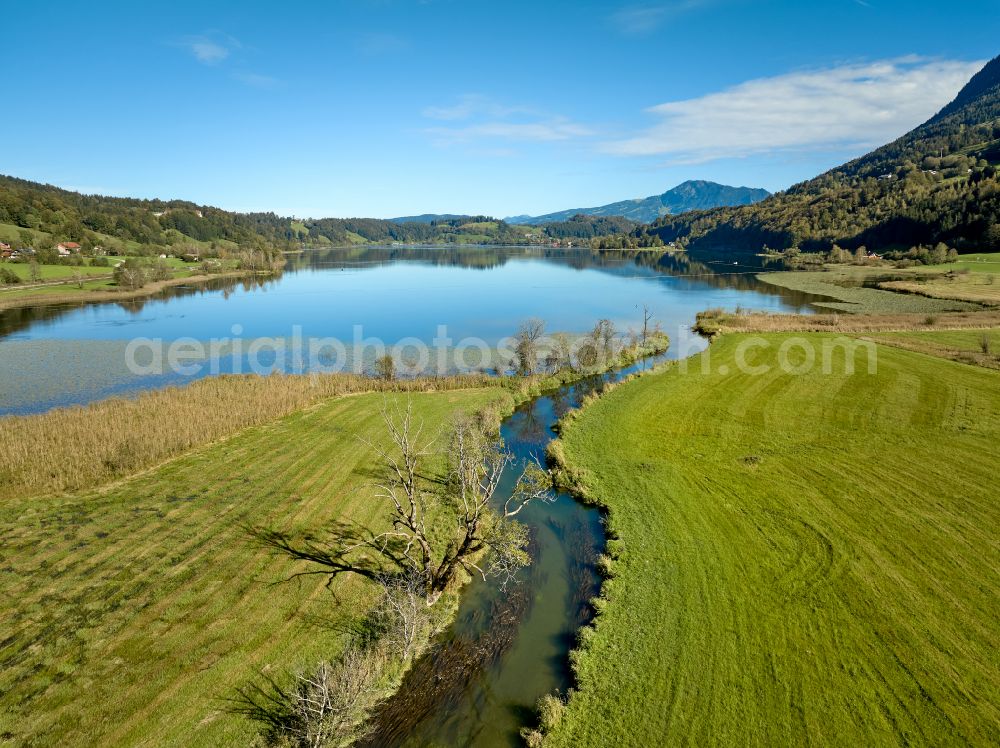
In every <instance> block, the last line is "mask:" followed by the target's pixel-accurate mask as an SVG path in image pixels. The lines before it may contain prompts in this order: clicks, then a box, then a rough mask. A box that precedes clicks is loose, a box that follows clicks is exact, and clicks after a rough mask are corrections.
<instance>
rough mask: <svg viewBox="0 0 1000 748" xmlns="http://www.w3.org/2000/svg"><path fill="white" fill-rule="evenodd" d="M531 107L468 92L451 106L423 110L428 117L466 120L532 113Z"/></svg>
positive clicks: (431, 107)
mask: <svg viewBox="0 0 1000 748" xmlns="http://www.w3.org/2000/svg"><path fill="white" fill-rule="evenodd" d="M533 113H534V110H532V109H531V108H529V107H521V106H507V105H504V104H501V103H499V102H497V101H494V100H493V99H491V98H490V97H488V96H483V95H481V94H466V95H464V96H461V97H459V99H458V101H457V102H456V103H454V104H451V105H449V106H429V107H425V108H424V110H423V111H422V112H421V114H423V116H425V117H427V118H428V119H439V120H465V119H471V118H472V117H487V118H492V119H502V118H505V117H511V116H516V115H523V114H527V115H531V114H533Z"/></svg>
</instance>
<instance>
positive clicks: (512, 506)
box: [251, 404, 553, 606]
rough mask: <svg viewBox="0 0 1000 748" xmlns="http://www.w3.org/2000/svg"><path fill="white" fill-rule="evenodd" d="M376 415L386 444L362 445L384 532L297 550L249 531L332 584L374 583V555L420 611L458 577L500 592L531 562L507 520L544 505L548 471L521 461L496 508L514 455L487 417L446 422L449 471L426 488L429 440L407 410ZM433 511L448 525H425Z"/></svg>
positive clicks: (519, 528) (517, 528) (520, 529)
mask: <svg viewBox="0 0 1000 748" xmlns="http://www.w3.org/2000/svg"><path fill="white" fill-rule="evenodd" d="M382 415H383V419H384V420H385V424H386V429H387V430H388V433H389V437H390V439H389V441H390V444H391V446H383V445H382V444H379V443H375V442H367V441H366V443H367V444H368V445H369V446H370V447H371V449H372V450H374V451H375V453H376V454H377V455H378V456H379V458H380V460H381V462H382V467H383V478H382V480H381V481H380V482H379V483H378V484H377V495H378V496H379V497H381V498H383V499H385V500H386V502H387V504H388V505H389V506H390V507H391V508H390V516H389V524H390V526H391V529H389V530H386V531H384V532H381V533H377V534H374V535H368V536H361V537H359V536H358V535H357V534H355V535H354V536H353V537H351V539H350V540H349V541H348V542H344V537H341V538H340V539H339V542H338V543H337V545H336V546H335V547H334V548H332V549H327V548H323V547H321V546H320V545H319V544H317V543H315V542H312V541H306V542H304V543H296V542H294V541H292V540H291V539H289V537H288V536H287V535H284V534H281V533H278V532H275V531H272V530H251V533H252V534H253V535H254V536H255V537H256V538H257V539H258V540H260V541H261V542H263V543H264V544H265V545H266V546H269V547H271V548H273V549H275V550H278V551H280V552H283V553H285V554H287V555H290V556H292V557H293V558H296V559H299V560H304V561H309V562H311V563H312V564H313V567H314V568H312V569H310V570H308V571H305V572H301V574H325V575H329V576H330V577H331V578H333V577H335V576H337V575H338V574H341V573H345V572H353V573H357V574H362V575H364V576H367V577H369V578H371V579H375V580H376V581H378V579H379V576H380V573H381V572H380V571H379V570H378V569H377V568H375V567H376V564H375V563H373V562H372V561H371V559H370V558H369V555H368V554H369V553H371V552H374V553H375V555H376V556H377V558H378V559H381V561H382V562H383V565H384V566H386V567H387V568H388V569H389V573H393V572H396V573H400V574H402V575H403V576H405V577H409V576H412V577H413V578H414V579H416V580H418V583H419V587H420V589H421V594H422V596H423V598H424V600H425V604H426V605H427V606H431V605H433V604H434V603H435V602H437V600H438V599H439V598H440V596H441V594H442V593H443V592H444V591H445V590H446V589H448V587H449V586H450V585H451V584H452V582H453V581H454V580H455V579H456V577H457V576H458V575H459V574H460V573H461V572H462V571H466V572H468V573H470V574H474V575H478V576H480V577H482V578H483V579H484V580H486V579H489V578H491V577H492V578H497V579H499V581H500V584H501V585H506V584H507V583H508V582H509V581H510V580H511V579H512V578H513V576H514V574H515V573H516V572H517V570H518V569H519V568H521V567H523V566H526V565H527V564H528V563H529V562H530V559H529V557H528V554H527V551H526V550H525V548H526V546H527V543H528V534H527V530H526V529H525V528H524V526H523V525H521V524H520V523H519V522H517V521H515V520H514V519H513V518H514V517H515V516H516V515H518V514H519V513H520V512H521V511H522V510H523V509H524V508H525V507H526V506H527V505H528V504H530V503H531V502H533V501H551V500H552V498H553V497H552V494H551V492H550V490H549V489H550V487H551V479H550V477H549V475H548V473H547V472H546V471H545V470H544V469H543V468H542V467H541V465H539V464H538V462H537V461H533V462H529V463H528V465H527V466H526V467H525V469H524V470H523V472H522V473H521V475H520V476H519V477H518V479H517V482H516V484H515V486H514V488H513V489H512V491H511V493H510V495H509V496H508V497H507V498H506V499H505V500H504V502H503V504H501V505H495V501H497V504H499V502H498V497H497V496H496V493H497V490H498V488H499V486H500V478H501V476H502V474H503V472H504V470H505V469H506V468H507V467H508V466H509V465H510V464H511V463H512V462H513V460H514V456H513V455H512V454H511V453H510V452H509V451H507V449H506V447H505V445H504V443H503V439H502V438H501V437H500V434H499V429H498V427H497V423H496V422H495V421H496V419H495V417H494V416H491V415H480V416H477V417H469V416H458V417H456V418H455V420H454V422H453V425H452V428H451V434H450V437H449V439H448V457H449V460H448V472H447V475H446V476H445V477H444V480H435V479H433V478H432V477H430V475H429V473H428V472H427V471H426V467H427V465H426V464H425V463H426V462H427V461H428V458H430V457H431V456H432V455H433V454H434V450H433V447H434V444H435V442H436V441H437V439H435V438H433V437H427V436H425V435H424V433H423V426H422V424H416V423H414V419H413V412H412V407H411V405H409V404H408V405H407V407H406V410H405V411H400V410H399V409H398V408H395V409H394V412H390V410H389V408H388V407H387V406H383V413H382ZM442 509H443V510H445V511H447V512H448V513H451V514H453V515H454V517H455V521H454V522H452V523H448V524H445V523H442V522H440V521H439V522H438V523H437V524H436V525H435V526H431V524H432V523H431V519H432V515H435V516H438V515H439V514H440V512H439V510H442ZM295 576H299V575H295Z"/></svg>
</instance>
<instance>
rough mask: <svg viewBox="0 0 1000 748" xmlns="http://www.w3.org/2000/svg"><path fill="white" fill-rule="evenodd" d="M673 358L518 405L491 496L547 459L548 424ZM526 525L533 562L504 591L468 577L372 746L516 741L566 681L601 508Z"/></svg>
mask: <svg viewBox="0 0 1000 748" xmlns="http://www.w3.org/2000/svg"><path fill="white" fill-rule="evenodd" d="M669 357H671V354H670V353H669V352H668V353H667V354H664V355H662V356H657V357H652V358H648V359H646V360H644V361H641V362H638V363H636V364H634V365H633V366H630V367H627V368H625V369H620V370H617V371H614V372H609V373H608V374H605V375H602V376H599V377H592V378H590V379H586V380H583V381H581V382H578V383H576V384H573V385H567V386H565V387H561V388H559V389H557V390H554V391H551V392H547V393H544V394H542V395H541V396H539V397H537V398H535V399H534V400H531V401H530V402H527V403H525V404H523V405H522V406H521V407H519V408H518V409H517V410H516V411H515V412H514V414H513V415H511V416H510V417H509V418H508V419H507V420H506V421H505V422H504V424H503V426H502V433H503V437H504V440H505V441H506V443H507V446H508V448H509V449H510V450H511V451H512V452H513V453H514V454H515V455H516V457H517V460H516V462H515V463H514V465H513V466H512V469H511V470H510V471H508V475H507V476H506V478H507V480H506V481H505V483H504V485H503V486H502V487H501V489H500V491H498V495H499V499H500V502H501V503H502V502H503V499H504V498H506V496H509V495H510V490H511V488H512V487H513V482H514V477H515V476H516V474H517V473H518V472H519V471H520V469H521V468H523V466H524V463H525V461H526V460H529V459H531V458H532V457H534V456H538V457H540V458H544V453H545V447H546V445H547V444H548V443H549V441H550V440H551V439H553V438H555V433H554V432H553V430H552V427H553V426H554V425H555V423H556V421H558V420H559V418H561V417H562V416H563V415H564V414H565V413H566V411H567V410H569V409H570V408H574V407H577V406H578V405H579V404H580V401H581V400H582V398H583V397H584V396H585V395H586V394H587V393H588V392H591V391H593V390H595V389H598V388H600V387H602V386H603V385H604V383H605V382H608V381H615V380H618V379H620V378H621V377H623V376H626V375H628V374H630V373H632V372H634V371H638V370H641V369H643V368H646V367H650V366H654V365H655V364H656V363H658V362H660V361H663V360H665V359H666V358H669ZM522 514H523V517H521V518H520V519H522V521H523V522H524V523H525V524H527V525H528V527H529V528H530V530H531V534H532V547H531V552H532V565H531V566H530V567H529V568H528V569H526V570H523V571H522V572H521V579H520V581H519V582H518V583H517V584H515V585H512V586H509V587H508V588H507V589H506V590H503V589H499V588H498V587H497V586H495V585H494V584H490V583H484V582H483V581H482V580H481V579H478V580H474V581H473V582H471V583H470V584H469V586H468V587H466V589H465V590H464V591H463V597H462V602H461V606H460V609H459V611H458V616H457V618H456V620H455V622H454V624H453V625H452V626H451V627H450V628H449V629H448V630H447V631H445V632H444V633H443V634H442V635H441V636H440V637H439V638H438V640H437V641H436V643H435V644H434V645H433V646H432V648H431V649H430V650H429V651H428V653H427V654H425V655H424V656H423V657H422V658H421V659H420V660H418V661H417V662H416V663H415V665H414V667H413V668H412V669H411V670H410V671H409V673H408V674H407V676H406V678H405V680H404V683H403V686H402V688H401V689H400V690H399V692H398V693H397V694H396V695H395V696H394V697H393V698H391V699H390V700H389V701H387V702H386V703H385V704H383V705H382V707H381V708H380V709H379V711H378V712H377V713H376V715H375V719H374V720H373V722H374V732H373V733H372V735H370V736H369V737H368V738H367V740H366V742H365V743H364V745H368V746H373V747H374V746H487V747H490V746H497V747H500V746H503V747H507V746H520V745H523V741H522V740H521V738H520V736H519V732H520V729H521V727H523V726H525V725H534V719H535V714H534V706H535V703H536V702H537V701H538V699H539V697H541V696H542V695H544V694H546V693H553V692H555V691H560V692H562V693H565V692H566V689H567V688H568V687H570V686H571V685H572V682H571V674H570V671H569V659H568V658H569V651H570V649H572V648H573V645H574V642H575V637H576V632H577V630H578V629H579V628H580V626H582V625H583V624H585V623H586V622H587V621H588V620H589V619H590V616H591V610H590V606H589V604H588V601H589V600H590V599H591V598H593V597H594V596H595V595H596V594H597V593H598V592H599V589H600V578H599V576H598V574H597V571H596V567H595V562H596V560H597V556H598V554H600V553H601V551H602V550H603V547H604V528H603V525H602V522H601V515H600V512H599V511H598V510H597V509H594V508H592V507H587V506H584V505H583V504H580V503H579V502H577V501H575V500H574V499H573V498H571V497H570V496H567V495H565V494H561V493H560V494H556V495H555V500H554V502H553V503H551V504H534V505H529V506H528V508H526V509H525V510H524V512H523V513H522Z"/></svg>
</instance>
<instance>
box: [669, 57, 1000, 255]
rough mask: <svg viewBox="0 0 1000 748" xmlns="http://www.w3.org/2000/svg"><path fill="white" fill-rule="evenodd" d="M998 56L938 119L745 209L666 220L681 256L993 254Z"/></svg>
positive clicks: (997, 231)
mask: <svg viewBox="0 0 1000 748" xmlns="http://www.w3.org/2000/svg"><path fill="white" fill-rule="evenodd" d="M998 171H1000V57H996V58H994V59H993V60H991V61H990V62H988V63H987V64H986V65H985V66H984V67H983V68H982V69H981V70H980V71H979V72H978V73H976V74H975V75H974V76H973V77H972V78H971V79H970V80H969V82H968V83H967V84H966V85H965V86H963V88H962V89H961V90H960V91H959V92H958V94H956V96H955V98H954V99H953V100H952V101H951V102H950V103H949V104H947V105H946V106H945V107H943V108H942V109H941V110H940V111H939V112H938V113H937V114H935V115H934V116H933V117H931V118H930V119H928V120H927V121H926V122H924V123H923V124H921V125H919V126H917V127H915V128H914V129H913V130H911V131H910V132H908V133H906V134H904V135H902V136H901V137H899V138H897V139H896V140H894V141H892V142H891V143H887V144H886V145H883V146H881V147H879V148H876V149H875V150H873V151H871V152H870V153H867V154H865V155H863V156H861V157H859V158H856V159H853V160H852V161H849V162H847V163H845V164H842V165H841V166H838V167H836V168H833V169H830V170H829V171H827V172H825V173H823V174H820V175H819V176H817V177H814V178H813V179H810V180H807V181H805V182H802V183H800V184H796V185H793V186H792V187H790V188H789V189H788V190H785V191H784V192H780V193H777V194H775V195H772V196H771V197H769V198H767V199H766V200H763V201H762V202H760V203H756V204H754V205H750V206H741V207H735V208H733V207H727V208H716V209H712V210H706V211H697V212H693V213H687V214H684V215H681V216H666V217H664V218H661V219H658V220H657V221H655V222H654V223H653V225H652V226H651V227H650V230H651V231H653V232H655V233H656V234H658V235H659V236H660V238H661V240H662V241H664V242H668V243H669V242H681V243H683V244H684V245H685V246H687V247H688V248H689V249H694V250H698V249H705V250H713V251H718V250H729V251H753V252H760V251H761V250H763V249H765V248H770V249H778V250H785V249H800V250H802V251H816V252H820V251H828V250H830V249H831V248H832V247H833V246H834V245H839V246H841V247H843V248H846V249H857V248H858V247H860V246H866V247H867V248H869V249H907V248H909V247H912V246H916V245H931V244H936V243H938V242H943V243H945V244H948V245H949V246H953V247H955V248H956V249H958V250H959V251H979V250H993V251H997V250H1000V182H998V180H997V175H998Z"/></svg>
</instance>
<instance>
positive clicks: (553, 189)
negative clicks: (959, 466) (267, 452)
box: [0, 0, 1000, 217]
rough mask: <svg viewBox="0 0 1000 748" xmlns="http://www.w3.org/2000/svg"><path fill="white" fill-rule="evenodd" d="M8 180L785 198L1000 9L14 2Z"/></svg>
mask: <svg viewBox="0 0 1000 748" xmlns="http://www.w3.org/2000/svg"><path fill="white" fill-rule="evenodd" d="M0 17H2V18H3V22H4V26H5V30H6V33H5V34H4V35H3V46H2V52H0V55H2V56H0V60H2V61H0V65H2V70H3V72H4V75H3V80H4V90H5V92H6V97H5V102H6V105H7V106H6V111H5V113H4V115H3V116H2V117H0V144H2V145H0V149H2V150H0V173H5V174H11V175H14V176H19V177H23V178H26V179H33V180H38V181H45V182H50V183H53V184H57V185H59V186H63V187H67V188H70V189H77V190H81V191H84V192H100V193H104V194H114V195H131V196H137V197H162V198H174V197H177V198H185V199H190V200H194V201H197V202H200V203H206V204H211V205H218V206H221V207H223V208H228V209H233V210H273V211H275V212H278V213H280V214H283V215H298V216H358V215H363V216H375V217H389V216H396V215H407V214H415V213H423V212H462V213H489V214H493V215H500V216H503V215H512V214H518V213H536V214H537V213H544V212H548V211H553V210H559V209H565V208H571V207H585V206H590V205H598V204H602V203H605V202H610V201H613V200H619V199H624V198H627V197H638V196H645V195H650V194H656V193H659V192H663V191H664V190H665V189H667V188H669V187H672V186H673V185H675V184H677V183H679V182H681V181H683V180H685V179H696V178H702V179H712V180H716V181H720V182H725V183H729V184H737V185H748V186H760V187H766V188H768V189H771V190H776V189H782V188H784V187H787V186H789V185H790V184H793V183H794V182H796V181H799V180H802V179H805V178H808V177H810V176H813V175H815V174H816V173H818V172H820V171H822V170H824V169H826V168H829V167H831V166H834V165H836V164H838V163H841V162H842V161H844V160H846V159H848V158H850V157H852V156H856V155H859V154H861V153H864V152H865V151H867V150H869V149H870V148H871V147H872V146H874V145H878V144H880V143H882V142H884V141H887V140H890V139H892V138H893V137H895V136H897V135H900V134H902V133H903V132H905V131H906V130H908V129H909V128H911V127H912V126H914V125H916V124H918V123H919V122H921V121H923V120H924V119H926V117H928V116H930V115H931V114H933V112H934V111H936V110H937V109H938V108H940V106H941V105H943V104H944V103H946V102H947V101H948V100H949V99H950V98H951V97H952V96H953V95H954V93H956V92H957V90H958V89H959V88H960V86H961V85H962V83H963V82H964V81H965V80H966V79H967V78H968V77H969V76H970V75H971V73H972V72H974V70H975V67H976V64H977V63H981V62H983V61H985V60H986V59H989V58H990V57H993V56H995V55H996V54H998V53H1000V45H998V42H997V40H998V39H1000V0H961V1H960V2H951V3H943V2H940V0H934V1H930V0H906V1H902V0H816V1H813V2H804V1H803V0H799V1H797V2H792V1H785V0H663V1H660V2H657V1H656V0H653V1H652V2H639V3H631V2H603V3H588V2H545V3H542V2H513V1H508V2H503V3H500V2H479V1H478V0H353V1H348V0H331V1H328V2H296V1H295V0H287V1H286V2H284V3H280V4H279V3H264V2H255V1H254V0H243V1H242V2H187V1H186V0H180V1H178V2H171V3H156V4H147V3H136V2H88V3H82V2H44V1H42V0H39V1H38V2H23V0H0Z"/></svg>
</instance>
